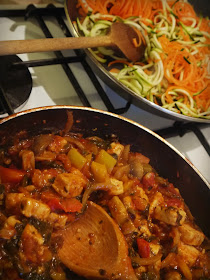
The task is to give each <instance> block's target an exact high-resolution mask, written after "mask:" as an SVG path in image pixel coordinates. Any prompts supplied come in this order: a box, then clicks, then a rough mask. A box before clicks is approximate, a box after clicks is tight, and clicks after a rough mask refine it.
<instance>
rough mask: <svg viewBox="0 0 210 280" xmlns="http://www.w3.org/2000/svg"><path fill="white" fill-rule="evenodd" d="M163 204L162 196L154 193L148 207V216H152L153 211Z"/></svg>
mask: <svg viewBox="0 0 210 280" xmlns="http://www.w3.org/2000/svg"><path fill="white" fill-rule="evenodd" d="M163 202H164V198H163V196H162V194H161V193H160V192H156V193H155V195H154V196H153V198H152V201H151V203H150V207H149V215H152V213H153V211H154V209H155V208H156V207H157V206H158V205H160V204H162V203H163Z"/></svg>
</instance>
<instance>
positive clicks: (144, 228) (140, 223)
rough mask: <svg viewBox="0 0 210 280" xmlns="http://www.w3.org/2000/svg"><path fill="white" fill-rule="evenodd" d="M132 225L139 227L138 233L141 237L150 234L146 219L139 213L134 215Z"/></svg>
mask: <svg viewBox="0 0 210 280" xmlns="http://www.w3.org/2000/svg"><path fill="white" fill-rule="evenodd" d="M134 225H135V227H136V228H138V229H139V234H140V235H142V236H143V237H148V236H151V232H150V230H149V227H148V222H147V220H146V219H142V218H141V217H140V216H139V215H136V218H135V220H134Z"/></svg>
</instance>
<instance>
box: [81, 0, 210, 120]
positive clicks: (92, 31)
mask: <svg viewBox="0 0 210 280" xmlns="http://www.w3.org/2000/svg"><path fill="white" fill-rule="evenodd" d="M77 7H78V9H79V13H80V15H81V21H80V20H79V19H78V21H77V25H78V26H77V28H78V29H79V30H80V31H81V32H82V33H83V34H84V35H85V36H100V35H104V34H106V33H107V32H108V30H109V27H110V24H112V22H115V21H122V22H124V23H125V24H128V25H130V26H132V27H133V28H134V29H135V30H136V32H137V33H138V35H139V40H140V41H142V42H143V43H144V44H145V45H146V50H145V56H144V58H142V60H141V61H138V62H136V63H134V64H132V63H130V62H128V61H126V59H125V58H122V57H117V56H116V55H115V53H114V52H112V51H111V50H110V49H108V48H98V49H94V50H93V49H92V50H91V52H92V54H93V55H94V56H95V57H96V59H98V60H99V61H100V62H102V63H107V61H108V62H109V64H108V67H109V70H110V73H112V75H113V76H114V77H115V78H116V79H118V80H119V81H120V82H121V83H123V84H124V85H125V86H127V87H128V88H129V89H130V90H132V91H134V92H135V93H136V94H137V95H140V96H141V97H144V98H146V99H147V100H149V101H151V102H154V103H155V104H157V105H160V106H162V107H163V108H166V109H168V110H171V111H173V112H175V113H179V114H184V115H186V116H190V117H195V118H204V119H210V60H209V58H210V20H209V19H208V18H203V17H199V16H198V15H197V14H196V12H195V10H194V8H193V6H192V5H191V4H190V3H188V2H187V0H178V1H176V0H170V1H169V0H168V1H167V0H106V1H105V0H78V3H77ZM84 14H85V15H86V16H85V17H84ZM133 44H134V46H136V47H137V46H138V40H134V41H133ZM116 65H117V67H116ZM112 68H114V70H113V71H112ZM116 69H118V71H117V70H116Z"/></svg>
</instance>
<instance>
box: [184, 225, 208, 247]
mask: <svg viewBox="0 0 210 280" xmlns="http://www.w3.org/2000/svg"><path fill="white" fill-rule="evenodd" d="M179 232H180V233H181V236H180V238H181V240H182V241H183V242H184V243H185V244H187V245H194V246H200V245H201V243H202V242H203V240H204V237H205V236H204V234H203V233H202V232H201V231H198V230H196V229H194V228H193V227H192V226H190V225H189V224H183V225H182V226H180V227H179Z"/></svg>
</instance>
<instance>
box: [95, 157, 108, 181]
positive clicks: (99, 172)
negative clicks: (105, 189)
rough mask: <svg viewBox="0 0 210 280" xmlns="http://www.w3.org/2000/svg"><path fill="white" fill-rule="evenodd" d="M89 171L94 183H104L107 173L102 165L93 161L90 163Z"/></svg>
mask: <svg viewBox="0 0 210 280" xmlns="http://www.w3.org/2000/svg"><path fill="white" fill-rule="evenodd" d="M91 171H92V173H93V177H94V179H95V181H96V182H98V183H102V182H105V181H106V179H107V177H108V173H107V169H106V166H105V165H104V164H101V163H98V162H95V161H93V162H92V163H91Z"/></svg>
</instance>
